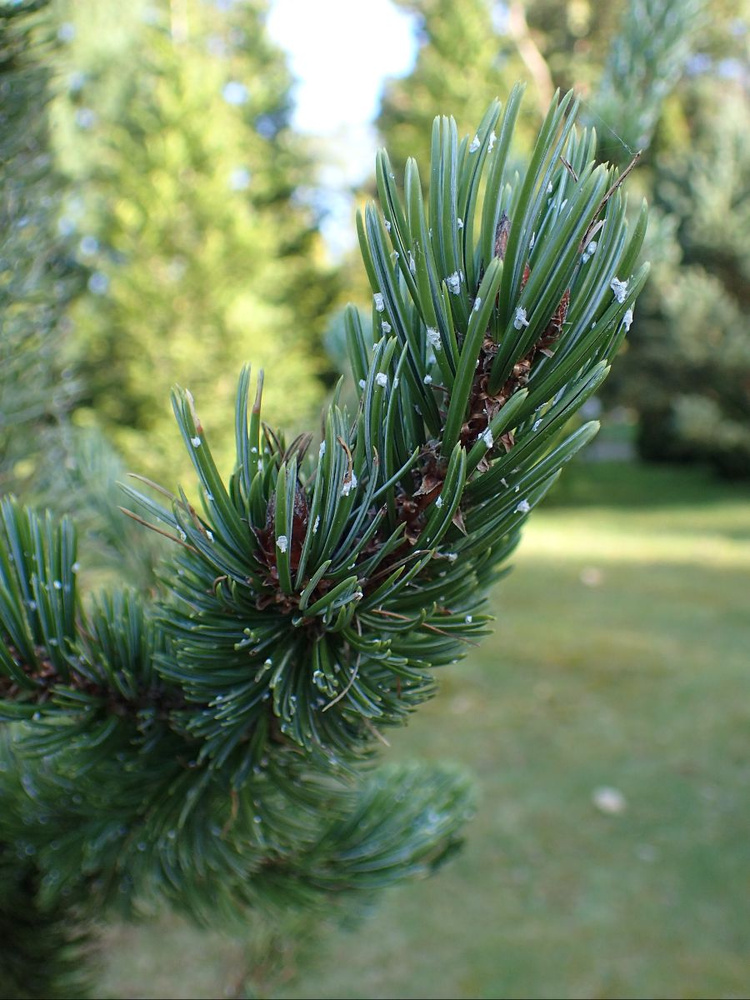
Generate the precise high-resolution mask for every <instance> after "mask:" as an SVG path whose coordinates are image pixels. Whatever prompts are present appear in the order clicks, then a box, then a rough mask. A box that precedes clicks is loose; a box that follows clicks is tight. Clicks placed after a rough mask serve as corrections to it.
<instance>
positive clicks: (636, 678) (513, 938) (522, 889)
mask: <svg viewBox="0 0 750 1000" xmlns="http://www.w3.org/2000/svg"><path fill="white" fill-rule="evenodd" d="M552 501H553V502H551V503H548V505H547V506H546V508H545V509H543V510H541V511H539V512H537V513H536V514H535V515H534V517H533V518H532V520H531V522H530V524H529V527H528V530H527V532H526V535H525V538H524V541H523V542H522V544H521V547H520V549H519V550H518V553H517V555H516V559H515V563H516V568H515V569H514V571H513V573H512V575H511V576H510V577H509V578H507V579H506V580H504V581H503V582H502V583H501V584H500V585H499V587H498V588H497V591H496V593H495V595H494V599H493V605H494V611H495V613H496V614H497V618H498V621H497V630H496V632H495V634H494V635H493V636H492V637H491V638H490V639H488V640H487V641H486V642H485V643H484V644H483V645H482V646H481V647H480V648H479V649H478V650H476V651H475V652H472V655H471V658H470V659H468V660H466V661H464V662H463V663H461V664H458V665H456V666H454V667H452V668H450V669H449V670H445V672H444V673H443V675H442V690H441V694H440V696H439V697H438V698H437V699H436V700H435V701H434V702H432V703H431V704H430V705H429V706H427V707H426V708H425V709H424V710H423V711H422V712H421V714H420V715H418V716H417V717H416V718H415V719H414V721H413V723H412V724H411V726H410V727H409V729H407V730H405V731H403V732H400V733H397V734H396V736H395V737H394V738H393V739H392V743H393V748H392V750H391V751H390V754H391V755H393V756H396V755H398V756H406V755H408V756H423V757H428V758H449V759H452V760H457V761H460V762H461V763H462V764H464V765H465V766H466V767H467V768H469V769H471V770H472V771H473V772H474V773H475V774H476V776H477V780H478V783H479V786H480V789H481V805H480V809H479V812H478V814H477V816H476V818H475V820H474V821H473V822H472V824H471V825H470V827H469V828H468V830H467V834H468V836H467V843H466V847H465V850H464V851H463V853H462V854H461V855H460V856H459V857H458V858H457V859H456V860H455V861H454V862H452V863H451V864H450V865H449V866H447V867H446V868H445V869H444V870H443V871H442V872H440V873H439V874H438V875H437V876H436V877H435V878H433V879H430V880H428V881H425V882H421V883H418V884H415V885H409V886H405V887H404V888H401V889H398V890H394V891H392V892H390V893H388V894H386V895H385V896H384V897H383V898H382V901H381V905H380V906H379V907H378V908H377V909H375V910H374V912H373V913H372V914H371V915H370V916H369V917H367V918H366V919H364V920H362V921H360V922H358V923H357V924H356V925H355V926H354V928H353V929H350V930H344V929H342V928H341V927H339V926H336V925H335V924H334V923H331V924H330V925H325V926H322V927H318V928H316V929H315V931H314V937H313V939H312V942H308V943H307V944H306V945H305V946H304V947H303V948H301V949H299V950H298V954H297V955H296V956H294V955H289V956H286V957H285V958H284V960H283V961H282V962H280V963H279V967H278V968H277V969H275V970H274V974H273V975H271V974H268V975H267V974H265V973H264V974H263V976H262V977H261V978H262V980H263V982H262V985H260V986H259V985H258V984H257V982H256V985H255V986H254V987H252V986H251V983H252V979H250V980H249V981H248V985H247V992H243V991H242V988H241V987H240V984H241V982H242V979H243V971H244V969H245V968H246V966H247V957H246V953H243V948H242V946H240V945H238V944H236V943H234V942H231V941H225V940H223V939H222V938H220V937H219V936H218V935H216V934H212V935H208V936H207V935H205V934H201V933H199V932H196V931H193V930H192V929H189V928H186V927H185V926H183V925H181V924H178V923H176V922H168V923H166V924H163V925H161V926H159V927H148V928H138V929H125V928H122V929H116V930H114V931H113V932H111V933H110V934H109V936H108V939H107V947H106V951H105V952H104V954H103V956H102V960H103V962H104V969H103V975H102V978H101V983H100V986H99V992H98V994H97V995H99V996H102V997H121V998H125V997H154V998H156V997H187V998H199V997H212V996H220V995H222V994H223V995H233V996H242V995H247V996H253V995H264V996H269V997H274V998H278V1000H284V998H289V1000H292V998H317V997H321V998H323V997H326V998H332V1000H333V998H350V1000H354V998H386V997H387V998H411V997H414V998H417V997H419V998H424V997H434V998H439V997H455V998H512V997H528V998H533V997H540V998H545V997H562V998H568V997H569V998H577V997H601V998H605V997H633V998H637V997H683V998H691V997H695V998H698V997H700V998H703V997H705V998H709V997H727V998H729V997H744V996H747V990H748V983H750V836H748V830H749V829H750V490H748V489H747V488H741V487H737V486H730V485H722V484H717V483H713V482H711V481H710V480H707V479H705V478H704V477H703V476H702V474H700V473H699V472H692V471H675V470H669V469H663V468H650V469H649V468H641V467H639V466H636V465H614V464H610V465H607V464H601V465H600V464H596V465H594V464H582V465H578V466H574V467H572V468H571V469H570V470H569V476H568V480H567V482H566V483H563V484H562V485H561V486H560V487H559V488H558V492H557V494H556V496H555V497H553V498H552ZM602 789H610V790H611V791H610V792H609V793H608V795H604V796H603V797H602V795H601V790H602ZM607 805H609V807H610V810H614V811H607V808H606V807H607ZM277 973H279V974H278V975H277ZM253 989H255V991H256V992H255V993H254V992H253Z"/></svg>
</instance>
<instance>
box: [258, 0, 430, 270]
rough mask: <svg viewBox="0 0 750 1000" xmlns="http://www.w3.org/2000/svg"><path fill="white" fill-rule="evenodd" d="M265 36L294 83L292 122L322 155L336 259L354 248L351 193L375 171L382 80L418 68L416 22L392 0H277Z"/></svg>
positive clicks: (326, 228)
mask: <svg viewBox="0 0 750 1000" xmlns="http://www.w3.org/2000/svg"><path fill="white" fill-rule="evenodd" d="M268 30H269V32H270V34H271V37H272V38H273V39H274V41H276V43H277V44H278V45H280V46H281V48H283V49H284V50H285V51H286V52H287V54H288V58H289V66H290V69H291V71H292V73H293V75H294V76H295V78H296V79H297V85H296V88H295V92H294V97H295V101H296V109H295V113H294V117H293V124H294V126H295V128H297V129H299V131H301V132H305V133H307V134H309V135H311V136H314V137H316V139H318V140H319V143H318V144H317V145H318V150H319V152H320V153H322V154H323V156H324V161H325V163H324V167H323V169H322V171H321V176H320V181H321V186H322V197H323V199H324V202H325V205H326V207H327V209H328V211H329V215H328V218H327V219H326V220H325V221H324V224H323V226H322V229H323V233H324V236H325V237H326V241H327V243H328V245H329V248H330V250H331V252H332V253H333V254H334V255H338V254H339V253H341V252H343V251H345V250H347V249H348V248H349V247H350V246H352V245H353V244H354V242H355V240H354V232H353V226H352V220H351V198H350V196H348V194H347V193H346V192H347V190H348V188H350V187H351V186H352V185H356V184H357V183H359V182H360V181H362V180H363V179H364V178H365V177H367V175H368V174H369V173H370V172H371V171H372V169H373V168H374V161H375V150H376V144H377V142H376V136H375V131H374V129H373V128H372V121H373V119H374V117H375V115H376V114H377V112H378V107H379V102H380V92H381V88H382V84H383V80H384V79H385V78H386V77H387V76H403V75H405V74H407V73H408V72H409V71H410V70H411V68H412V66H413V65H414V60H415V58H416V54H417V42H416V38H415V35H414V31H413V25H412V20H411V18H410V17H409V16H408V15H407V14H405V13H404V11H402V10H400V9H399V8H397V7H396V6H395V5H394V4H393V3H391V0H272V3H271V7H270V12H269V18H268Z"/></svg>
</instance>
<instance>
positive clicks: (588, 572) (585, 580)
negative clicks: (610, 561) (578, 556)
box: [580, 566, 604, 587]
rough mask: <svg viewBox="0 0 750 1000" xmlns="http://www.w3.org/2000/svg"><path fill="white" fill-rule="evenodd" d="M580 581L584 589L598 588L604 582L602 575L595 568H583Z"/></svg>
mask: <svg viewBox="0 0 750 1000" xmlns="http://www.w3.org/2000/svg"><path fill="white" fill-rule="evenodd" d="M580 580H581V583H582V584H584V586H586V587H599V586H601V584H602V582H603V580H604V573H602V571H601V570H600V569H597V568H596V566H585V567H584V568H583V569H582V570H581V576H580Z"/></svg>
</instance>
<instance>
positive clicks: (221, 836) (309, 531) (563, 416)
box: [0, 90, 646, 922]
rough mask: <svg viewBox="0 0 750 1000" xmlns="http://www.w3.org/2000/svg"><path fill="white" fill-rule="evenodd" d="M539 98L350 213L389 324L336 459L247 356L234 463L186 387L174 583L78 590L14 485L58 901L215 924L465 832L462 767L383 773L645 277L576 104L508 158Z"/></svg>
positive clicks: (0, 580)
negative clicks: (267, 417) (384, 757)
mask: <svg viewBox="0 0 750 1000" xmlns="http://www.w3.org/2000/svg"><path fill="white" fill-rule="evenodd" d="M520 97H521V94H520V91H519V90H516V91H514V92H513V93H512V94H511V96H510V98H509V100H508V103H507V106H506V108H505V109H504V111H501V107H500V105H499V103H498V102H495V103H493V104H492V105H491V107H490V108H489V110H488V112H487V114H486V115H485V117H484V119H483V120H482V122H481V124H480V126H479V128H478V130H477V133H476V135H475V136H474V137H473V138H471V137H466V138H464V139H463V140H461V141H460V142H459V139H458V135H457V131H456V126H455V123H454V122H453V121H452V120H451V119H447V118H439V119H437V120H436V122H435V127H434V132H433V142H432V149H433V153H432V162H431V166H430V189H429V193H428V194H427V196H426V197H425V196H424V195H423V191H422V187H421V183H420V178H419V171H418V167H417V165H416V163H415V162H413V161H410V162H409V164H408V165H407V168H406V174H405V178H404V188H403V192H401V191H400V190H399V188H398V187H397V184H396V181H395V178H394V177H393V174H392V171H391V169H390V163H389V160H388V157H387V155H386V154H385V153H381V154H380V155H379V157H378V163H377V178H378V191H379V196H380V205H381V208H380V209H378V208H376V207H375V206H374V205H371V206H369V207H368V208H367V210H366V211H365V213H364V215H362V216H360V218H359V220H358V229H359V235H360V243H361V247H362V253H363V258H364V263H365V267H366V270H367V273H368V276H369V279H370V283H371V286H372V291H373V310H372V326H371V328H369V329H368V328H367V326H366V325H365V324H363V323H362V321H361V319H360V316H359V314H358V313H357V311H356V310H351V311H350V312H349V314H348V317H347V338H348V347H349V354H350V358H351V363H352V370H353V373H354V378H355V381H356V382H357V384H358V405H357V411H356V413H355V414H353V415H349V414H348V413H347V412H346V409H345V408H344V407H342V406H341V405H340V404H339V400H338V397H336V398H334V400H333V402H332V403H331V405H330V407H329V408H328V410H327V412H326V414H325V419H324V431H323V437H322V441H321V442H320V445H319V448H317V449H311V447H310V444H311V440H312V435H302V436H300V437H298V438H296V439H295V440H293V441H291V442H289V443H287V442H286V440H285V438H284V435H283V434H281V433H279V432H275V431H273V430H272V429H271V428H269V427H268V426H266V425H265V424H264V423H263V422H262V419H261V404H262V378H261V377H258V379H256V383H255V388H254V390H253V386H252V379H251V372H250V369H249V368H245V369H244V370H243V372H242V374H241V377H240V382H239V389H238V395H237V407H236V420H235V429H236V454H237V462H236V468H235V471H234V473H233V475H232V476H231V477H230V479H229V480H228V481H225V480H224V479H223V478H222V477H221V476H220V474H219V472H218V470H217V466H216V463H215V461H214V458H213V455H212V451H211V445H210V441H209V435H208V432H207V431H206V429H204V427H203V426H202V424H201V421H200V419H199V417H198V415H197V411H196V405H195V403H194V401H193V398H192V396H191V395H190V393H189V392H188V391H186V390H183V389H177V390H175V392H174V396H173V405H174V411H175V416H176V419H177V423H178V426H179V428H180V432H181V434H182V437H183V440H184V443H185V446H186V448H187V451H188V453H189V455H190V457H191V459H192V462H193V465H194V468H195V472H196V475H197V478H198V483H199V494H198V499H197V500H195V501H193V500H191V499H190V498H189V497H188V496H187V494H186V493H185V492H183V491H178V493H176V494H172V493H170V492H169V491H166V490H164V489H161V488H158V489H156V491H152V490H150V489H149V487H148V485H146V486H145V487H142V486H141V487H139V488H135V487H133V486H127V487H126V488H125V489H126V493H127V495H128V496H129V498H130V501H131V503H132V504H133V505H135V506H136V507H137V509H138V510H139V511H140V513H139V514H138V516H139V517H140V516H141V515H142V514H145V515H147V517H148V519H150V520H152V521H153V523H154V525H155V527H156V528H157V530H158V531H159V532H161V533H165V534H167V535H168V536H170V537H172V538H173V539H174V540H175V542H177V543H179V544H177V545H175V546H174V549H175V551H174V554H173V556H172V558H171V560H170V561H168V562H167V563H165V564H164V565H163V566H162V568H161V570H160V574H159V577H160V581H161V589H160V592H159V595H158V599H157V600H156V601H151V600H149V599H146V598H141V597H139V596H137V595H136V594H134V593H132V592H130V591H122V590H121V591H118V592H115V593H114V594H109V595H104V596H101V597H99V598H97V599H96V600H94V601H93V602H88V603H87V602H84V601H82V600H81V599H80V598H79V597H78V594H77V572H76V569H77V566H76V554H75V553H76V548H75V537H74V532H73V530H72V527H71V526H70V524H69V523H68V522H63V523H61V524H60V525H58V526H55V525H54V524H53V523H52V522H51V520H50V519H49V518H43V517H40V516H37V515H35V514H34V513H33V512H30V511H27V510H24V509H22V508H21V507H19V506H18V505H17V504H15V503H13V502H11V501H7V502H6V504H5V507H4V520H3V534H2V538H0V542H1V543H2V544H0V639H1V640H2V643H0V670H1V671H2V674H3V677H4V680H3V681H2V684H3V689H2V694H3V701H2V712H3V713H4V716H5V717H6V718H8V719H13V720H16V721H17V723H18V727H17V731H18V740H17V743H16V752H17V754H18V757H19V760H20V761H22V762H24V766H26V767H29V768H32V769H36V770H35V771H34V773H35V776H36V778H35V780H37V781H38V783H39V789H40V791H39V802H40V803H43V802H46V801H47V802H53V803H54V808H55V817H56V818H55V822H56V825H57V826H58V828H59V832H58V834H57V836H56V844H57V846H56V848H55V851H54V852H51V851H50V852H49V854H48V863H49V865H50V867H51V868H52V869H53V870H54V871H55V873H56V879H55V882H54V884H55V887H57V888H56V890H55V891H62V889H63V887H67V888H68V889H69V890H70V889H71V887H77V890H78V891H79V892H80V889H81V885H82V882H81V880H82V879H84V880H85V884H86V893H87V898H88V899H89V900H95V901H96V902H97V905H105V904H109V905H122V906H124V907H125V908H126V909H129V910H133V909H135V910H137V909H138V908H139V907H140V906H143V905H144V904H145V903H153V902H154V901H155V900H159V899H165V898H166V899H167V900H168V901H169V902H170V903H171V904H172V905H174V906H176V907H180V908H182V909H184V910H186V911H187V912H189V913H191V914H192V915H193V916H195V917H196V918H198V919H201V920H203V921H206V922H210V921H212V920H213V919H215V916H216V915H217V914H219V915H221V916H226V917H229V916H232V915H235V916H236V915H238V914H241V913H242V912H243V908H244V907H247V906H253V905H255V906H258V905H263V906H277V905H289V904H296V905H319V904H321V903H324V902H325V901H326V900H330V898H331V897H332V896H338V895H341V894H348V893H351V892H353V891H355V890H359V891H364V892H370V891H372V890H373V889H374V888H376V887H379V886H382V885H386V884H391V883H393V882H395V881H398V880H399V879H401V878H407V877H413V876H415V875H419V874H424V873H425V872H427V871H428V870H430V869H431V868H432V867H434V866H435V865H437V864H438V863H440V861H441V860H442V859H443V858H444V857H446V856H447V855H449V854H450V853H451V852H452V851H453V849H454V848H455V846H456V845H457V843H458V842H459V841H460V830H461V827H462V824H463V822H464V821H465V819H466V817H467V815H468V814H469V812H470V810H471V794H470V790H469V783H468V782H467V780H466V779H465V778H464V777H463V776H462V775H461V774H459V773H457V772H455V771H453V770H451V769H446V768H440V767H435V766H429V767H428V766H420V767H418V768H395V769H390V770H389V769H386V770H382V771H381V772H380V773H379V774H378V776H376V777H370V776H369V775H368V774H367V772H366V770H365V765H368V766H369V764H370V763H371V762H372V761H373V759H374V755H375V752H376V750H377V749H378V747H379V745H380V743H382V742H384V740H385V731H386V730H387V729H388V728H389V727H393V726H399V725H402V724H404V723H405V722H406V721H407V720H408V718H409V716H410V715H411V713H412V712H413V711H414V710H415V709H416V708H417V707H418V706H419V705H420V704H421V703H422V702H424V701H425V700H426V699H428V698H429V697H431V696H432V694H433V693H434V691H435V678H434V672H435V669H436V668H438V667H439V666H441V665H443V664H446V663H449V662H453V661H455V660H457V659H459V658H461V657H462V656H464V655H465V654H466V653H467V652H468V651H469V650H470V649H471V648H473V646H474V645H475V644H476V643H477V642H478V641H479V640H480V639H481V637H482V636H483V635H485V634H486V633H487V631H488V627H489V623H490V620H491V619H490V616H489V615H488V614H487V613H486V594H487V591H488V588H489V587H490V585H491V584H492V583H493V582H494V581H495V580H496V579H497V578H498V576H499V575H501V574H502V572H503V570H504V567H505V564H506V562H507V559H508V557H509V556H510V554H511V552H512V551H513V549H514V548H515V546H516V544H517V542H518V539H519V536H520V532H521V529H522V527H523V525H524V523H525V520H526V518H527V517H528V515H529V513H530V512H531V510H532V509H533V508H534V507H535V506H536V504H537V503H539V502H540V500H541V499H542V498H543V497H544V495H545V494H546V493H547V491H548V490H549V489H550V487H551V486H552V484H553V483H554V482H555V480H556V478H557V477H558V475H559V474H560V471H561V469H562V467H563V465H564V464H565V463H566V462H567V461H568V460H569V459H570V458H571V457H572V456H573V455H574V454H575V453H576V451H577V450H578V449H579V448H580V447H582V446H583V445H584V444H585V443H586V442H587V441H588V440H590V438H591V437H592V435H593V434H594V433H595V432H596V425H595V424H585V425H583V426H577V425H574V424H571V418H573V417H574V416H575V414H576V412H577V410H578V409H579V408H580V406H581V405H582V404H583V402H585V400H586V399H587V398H588V397H589V396H590V395H591V394H592V393H593V392H594V391H596V389H597V388H598V386H599V385H600V384H601V382H602V380H603V379H604V378H605V376H606V374H607V371H608V366H609V363H610V361H611V359H612V357H613V356H614V354H615V353H616V351H617V349H618V347H619V345H620V342H621V340H622V338H623V337H624V335H625V333H626V331H627V328H628V326H629V324H630V320H631V318H632V308H633V303H634V301H635V298H636V296H637V294H638V292H639V291H640V289H641V287H642V285H643V282H644V280H645V277H646V268H645V267H641V268H638V267H637V257H638V253H639V250H640V246H641V243H642V240H643V235H644V231H645V211H644V212H642V213H641V215H640V217H639V219H638V221H637V223H636V225H635V226H634V228H633V230H632V232H629V229H628V223H627V221H626V216H625V207H626V206H625V198H624V194H623V190H622V187H621V186H620V184H619V183H618V182H617V173H616V171H614V170H612V169H610V168H607V167H606V166H597V165H596V163H595V162H594V159H593V151H594V138H593V136H592V135H591V134H589V133H586V132H583V133H578V132H576V131H575V129H574V118H575V110H576V109H575V105H574V102H573V99H572V97H571V95H567V96H566V97H564V98H562V100H558V99H557V98H556V99H555V101H554V102H553V104H552V106H551V108H550V111H549V113H548V115H547V118H546V119H545V122H544V124H543V126H542V129H541V131H540V134H539V139H538V142H537V144H536V147H535V149H534V150H533V153H532V156H531V159H530V162H529V164H528V168H527V171H526V173H525V174H524V175H523V176H522V177H519V176H518V175H517V174H515V173H514V172H512V170H511V168H510V166H509V157H508V152H509V148H510V143H511V138H512V134H513V128H514V123H515V119H516V115H517V113H518V107H519V103H520ZM594 235H595V238H594ZM154 492H155V496H152V493H154ZM11 557H12V558H11ZM42 828H43V824H41V823H40V825H39V827H38V835H39V836H40V837H43V829H42ZM209 885H210V891H208V886H209ZM55 898H56V897H55V895H54V892H52V897H51V899H52V901H54V899H55Z"/></svg>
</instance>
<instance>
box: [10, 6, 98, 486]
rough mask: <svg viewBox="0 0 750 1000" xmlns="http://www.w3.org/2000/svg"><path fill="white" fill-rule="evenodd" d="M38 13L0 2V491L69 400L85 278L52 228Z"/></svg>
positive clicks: (56, 187)
mask: <svg viewBox="0 0 750 1000" xmlns="http://www.w3.org/2000/svg"><path fill="white" fill-rule="evenodd" d="M45 8H46V2H31V0H29V2H26V3H14V4H12V5H10V4H8V3H3V4H0V114H1V115H2V119H1V125H2V127H1V128H0V222H1V223H2V225H1V226H0V315H1V316H2V326H1V327H0V491H7V490H10V489H13V490H16V491H19V490H21V489H30V488H31V486H32V480H33V477H34V475H35V474H37V473H38V472H39V467H40V462H41V461H42V458H43V456H45V455H47V456H49V453H50V451H51V450H54V451H55V452H57V449H58V447H59V444H60V435H59V432H60V426H61V420H62V419H63V417H64V415H65V414H66V413H67V412H68V410H69V408H70V405H71V402H72V399H73V397H74V394H75V386H74V384H73V380H72V378H71V376H70V369H69V367H68V365H67V364H66V360H65V350H64V340H65V333H66V329H67V320H66V313H67V311H68V308H69V306H70V303H71V301H72V300H73V299H74V297H75V296H76V295H77V294H78V293H79V292H80V290H81V288H82V286H84V285H85V273H84V269H83V268H82V267H81V266H80V265H79V264H77V263H76V260H75V256H74V252H73V245H72V243H71V240H70V239H69V238H68V237H67V236H66V235H65V234H64V232H61V231H60V230H59V229H58V215H59V206H60V200H61V197H62V191H63V187H62V182H61V179H60V177H59V175H58V173H57V170H56V168H55V165H54V163H53V158H52V155H51V152H50V143H49V126H48V113H47V112H48V102H49V100H50V73H49V68H48V64H49V60H50V54H51V49H52V40H51V38H50V25H49V22H48V20H47V19H46V18H45V15H46V13H47V12H46V10H45ZM58 457H59V456H58Z"/></svg>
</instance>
